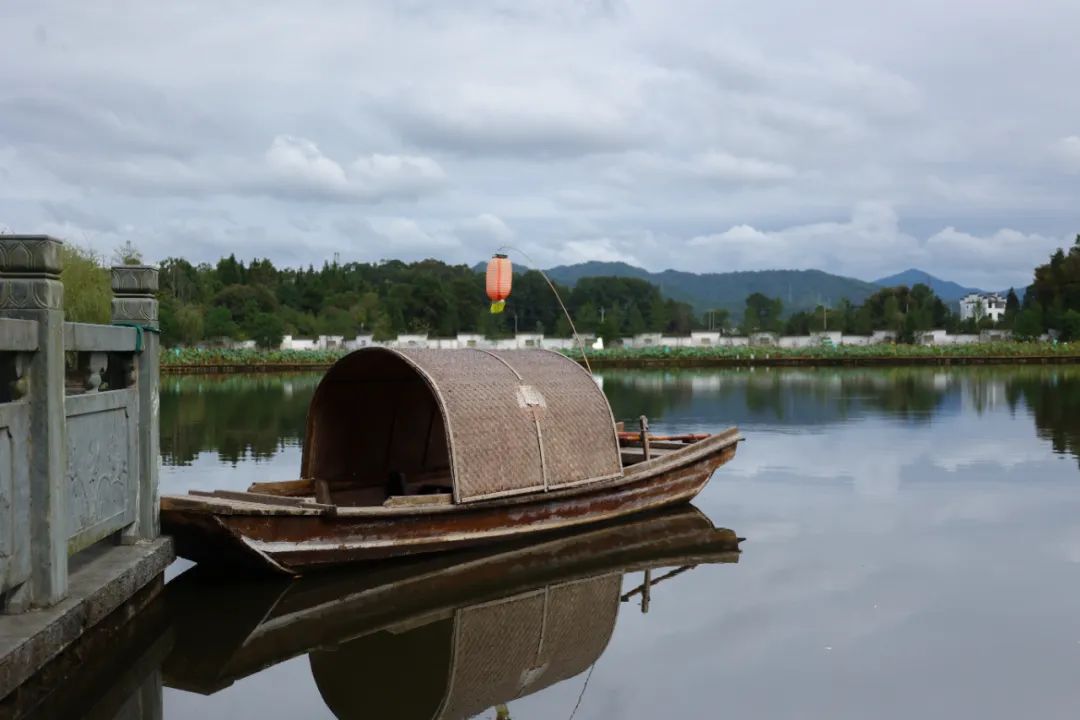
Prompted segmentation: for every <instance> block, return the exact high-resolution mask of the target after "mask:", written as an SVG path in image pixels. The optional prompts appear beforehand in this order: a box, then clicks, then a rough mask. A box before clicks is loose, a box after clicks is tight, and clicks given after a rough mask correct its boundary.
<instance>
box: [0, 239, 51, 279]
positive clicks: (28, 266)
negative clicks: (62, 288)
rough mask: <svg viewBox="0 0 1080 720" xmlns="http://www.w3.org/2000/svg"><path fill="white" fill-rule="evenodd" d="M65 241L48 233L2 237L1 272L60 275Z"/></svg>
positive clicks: (0, 242) (0, 251)
mask: <svg viewBox="0 0 1080 720" xmlns="http://www.w3.org/2000/svg"><path fill="white" fill-rule="evenodd" d="M62 246H63V243H62V242H60V241H59V240H57V239H56V238H51V237H49V236H48V235H4V236H3V237H0V273H15V274H20V275H22V274H27V275H59V274H60V270H61V269H62V268H63V261H62V255H61V252H60V250H61V247H62Z"/></svg>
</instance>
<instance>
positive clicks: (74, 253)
mask: <svg viewBox="0 0 1080 720" xmlns="http://www.w3.org/2000/svg"><path fill="white" fill-rule="evenodd" d="M60 252H61V258H62V260H63V270H62V271H61V273H60V279H61V280H62V281H63V283H64V317H65V319H67V320H68V321H70V322H85V323H108V322H110V320H111V315H112V309H111V308H112V287H111V284H110V281H109V271H108V270H107V269H105V268H104V267H103V265H102V261H101V256H100V255H98V254H97V253H96V252H94V251H93V250H91V249H90V248H86V247H81V246H79V245H73V244H70V243H64V245H63V246H62V247H61V251H60Z"/></svg>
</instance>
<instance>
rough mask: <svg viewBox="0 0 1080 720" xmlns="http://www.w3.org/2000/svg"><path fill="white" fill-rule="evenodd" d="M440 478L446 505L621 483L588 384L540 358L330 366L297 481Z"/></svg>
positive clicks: (438, 353) (421, 354) (384, 360)
mask: <svg viewBox="0 0 1080 720" xmlns="http://www.w3.org/2000/svg"><path fill="white" fill-rule="evenodd" d="M392 471H398V472H401V473H402V474H403V475H404V476H406V477H420V476H430V475H432V474H437V473H438V472H439V471H443V472H444V473H446V475H447V477H448V478H449V481H450V482H451V484H452V490H453V497H454V501H455V502H459V503H467V502H471V501H476V500H482V499H485V498H493V497H500V496H505V495H513V494H518V493H527V492H538V491H540V492H542V491H545V490H552V489H555V488H564V487H570V486H574V485H581V484H586V483H592V482H598V481H601V480H606V479H610V478H613V477H618V476H619V475H621V474H622V461H621V456H620V453H619V443H618V438H617V436H616V433H615V423H614V420H613V418H612V414H611V408H610V407H609V405H608V403H607V399H606V398H605V397H604V394H603V392H602V391H601V390H600V388H598V387H597V385H596V383H595V381H594V380H593V378H592V376H591V375H590V374H589V373H588V372H586V371H585V369H584V368H582V367H581V366H579V365H578V364H577V363H576V362H574V361H573V360H571V359H569V358H567V357H565V356H563V355H561V354H558V353H554V352H549V351H546V350H509V351H499V350H495V351H487V350H477V349H464V350H395V349H389V348H365V349H362V350H357V351H356V352H353V353H350V354H349V355H347V356H346V357H344V358H342V359H341V360H339V361H338V362H337V363H336V364H335V365H334V366H333V367H332V368H331V369H330V370H329V371H328V372H327V374H326V376H325V377H324V378H323V380H322V382H321V383H320V384H319V387H318V389H317V390H316V392H315V396H314V398H313V399H312V401H311V407H310V409H309V412H308V427H307V434H306V437H305V441H304V457H303V465H302V468H301V472H302V474H303V476H304V477H306V478H321V479H324V480H326V481H328V482H330V483H333V484H336V485H337V486H343V485H345V484H352V485H353V486H356V485H359V486H370V487H377V486H381V484H384V483H385V482H386V477H387V474H388V473H390V472H392Z"/></svg>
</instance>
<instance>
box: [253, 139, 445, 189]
mask: <svg viewBox="0 0 1080 720" xmlns="http://www.w3.org/2000/svg"><path fill="white" fill-rule="evenodd" d="M266 165H267V169H268V170H269V171H270V173H271V177H272V178H274V179H276V180H278V181H280V183H281V185H274V184H269V185H266V186H265V187H266V189H267V190H269V191H272V192H273V191H277V190H284V191H285V192H287V193H291V192H296V193H299V194H301V195H304V194H311V195H313V196H316V197H322V198H324V199H330V200H332V199H353V200H359V201H378V200H383V199H385V198H387V197H389V196H404V197H414V196H416V195H419V194H421V193H424V192H428V191H431V190H434V189H437V188H439V187H440V186H441V185H442V184H443V183H444V182H445V180H446V173H445V172H443V169H442V167H441V166H440V165H439V164H438V163H437V162H435V161H434V160H433V159H431V158H429V157H421V156H414V155H381V154H374V155H370V156H367V157H360V158H357V159H356V160H355V161H353V163H352V164H351V165H349V169H348V171H346V170H345V168H343V167H342V166H341V165H340V164H338V163H337V162H336V161H334V160H332V159H331V158H328V157H327V156H326V155H324V154H323V153H322V151H320V150H319V147H318V146H317V145H316V144H315V143H314V142H312V141H311V140H308V139H306V138H301V137H293V136H291V135H278V136H277V137H276V138H274V141H273V143H271V145H270V148H269V149H268V150H267V151H266ZM255 185H256V186H258V185H260V183H257V182H256V183H255Z"/></svg>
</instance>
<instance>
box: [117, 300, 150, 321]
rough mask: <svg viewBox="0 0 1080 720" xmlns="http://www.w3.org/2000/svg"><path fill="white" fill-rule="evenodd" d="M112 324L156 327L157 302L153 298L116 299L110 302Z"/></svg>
mask: <svg viewBox="0 0 1080 720" xmlns="http://www.w3.org/2000/svg"><path fill="white" fill-rule="evenodd" d="M112 317H113V322H132V323H138V324H140V325H153V326H157V321H158V302H157V300H155V299H153V298H141V297H116V298H113V301H112Z"/></svg>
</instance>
